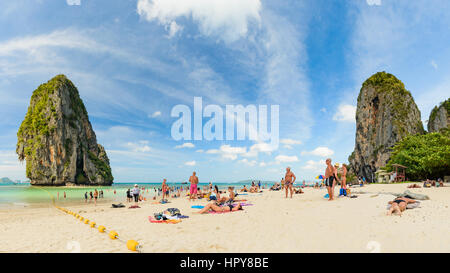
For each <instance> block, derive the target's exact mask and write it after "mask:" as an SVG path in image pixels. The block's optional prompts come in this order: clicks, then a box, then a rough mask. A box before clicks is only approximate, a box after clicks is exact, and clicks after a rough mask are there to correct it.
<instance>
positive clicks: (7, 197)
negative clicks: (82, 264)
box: [0, 183, 271, 208]
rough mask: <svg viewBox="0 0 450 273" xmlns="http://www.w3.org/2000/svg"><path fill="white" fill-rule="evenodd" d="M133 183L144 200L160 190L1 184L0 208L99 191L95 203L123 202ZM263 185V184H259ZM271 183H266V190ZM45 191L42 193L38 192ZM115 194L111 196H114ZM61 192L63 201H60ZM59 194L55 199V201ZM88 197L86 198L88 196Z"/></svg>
mask: <svg viewBox="0 0 450 273" xmlns="http://www.w3.org/2000/svg"><path fill="white" fill-rule="evenodd" d="M134 184H138V185H139V187H140V188H142V187H144V188H145V190H144V191H142V192H141V193H143V196H144V197H147V198H152V197H153V196H155V191H154V188H161V183H114V184H113V185H112V186H105V187H35V186H30V185H29V184H25V185H3V186H0V208H24V207H30V206H40V205H45V204H50V202H51V197H50V195H49V194H51V195H53V196H54V198H55V199H56V200H57V201H58V203H60V204H64V203H65V204H77V203H78V204H80V203H82V202H84V193H85V192H88V196H89V192H91V191H92V192H93V191H94V190H95V189H97V190H98V191H100V190H103V195H104V198H102V199H99V202H101V203H103V202H110V203H111V202H117V203H118V202H125V201H126V191H127V189H131V188H133V186H134ZM249 184H251V183H217V184H214V185H217V186H218V187H219V189H224V188H226V187H228V186H235V187H236V188H238V189H239V188H242V187H243V185H247V186H248V185H249ZM168 185H169V186H178V187H179V186H183V187H187V186H189V185H187V184H181V183H168ZM207 185H208V183H199V187H200V188H201V187H203V186H207ZM263 185H264V184H263ZM270 186H271V184H269V187H270ZM42 189H45V190H42ZM114 191H115V193H114ZM64 192H65V193H66V198H64ZM58 193H59V199H58ZM88 198H89V197H88Z"/></svg>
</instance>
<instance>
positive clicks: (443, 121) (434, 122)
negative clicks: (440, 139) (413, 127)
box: [427, 98, 450, 133]
mask: <svg viewBox="0 0 450 273" xmlns="http://www.w3.org/2000/svg"><path fill="white" fill-rule="evenodd" d="M449 125H450V98H449V99H447V100H446V101H444V102H442V103H441V104H440V105H439V107H438V106H435V107H434V108H433V110H432V111H431V113H430V118H429V119H428V125H427V128H428V132H430V133H432V132H439V131H440V130H441V129H444V128H449V127H448V126H449Z"/></svg>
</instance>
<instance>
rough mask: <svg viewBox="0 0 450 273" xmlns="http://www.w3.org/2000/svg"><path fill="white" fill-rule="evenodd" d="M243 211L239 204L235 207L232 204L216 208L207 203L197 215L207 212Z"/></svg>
mask: <svg viewBox="0 0 450 273" xmlns="http://www.w3.org/2000/svg"><path fill="white" fill-rule="evenodd" d="M238 210H243V209H242V206H241V204H240V203H238V204H237V205H236V206H234V205H233V204H228V205H224V206H218V205H216V204H215V203H209V204H208V205H206V206H205V207H204V208H202V209H201V210H200V211H199V212H197V213H199V214H202V213H207V212H209V211H215V212H229V211H238Z"/></svg>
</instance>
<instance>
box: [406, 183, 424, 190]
mask: <svg viewBox="0 0 450 273" xmlns="http://www.w3.org/2000/svg"><path fill="white" fill-rule="evenodd" d="M407 188H408V189H415V188H417V189H418V188H422V187H421V186H419V185H417V184H412V185H409V186H408V187H407Z"/></svg>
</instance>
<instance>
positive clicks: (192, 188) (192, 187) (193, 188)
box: [189, 184, 197, 195]
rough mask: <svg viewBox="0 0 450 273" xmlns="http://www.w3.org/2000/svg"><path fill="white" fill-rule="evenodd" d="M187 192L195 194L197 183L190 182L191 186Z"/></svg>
mask: <svg viewBox="0 0 450 273" xmlns="http://www.w3.org/2000/svg"><path fill="white" fill-rule="evenodd" d="M189 193H190V194H191V195H192V194H197V184H191V188H190V189H189Z"/></svg>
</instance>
